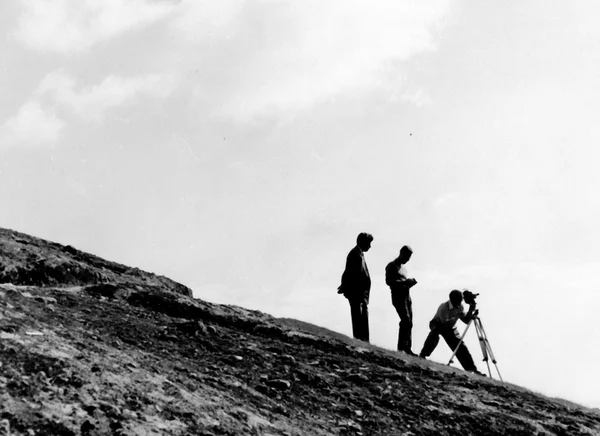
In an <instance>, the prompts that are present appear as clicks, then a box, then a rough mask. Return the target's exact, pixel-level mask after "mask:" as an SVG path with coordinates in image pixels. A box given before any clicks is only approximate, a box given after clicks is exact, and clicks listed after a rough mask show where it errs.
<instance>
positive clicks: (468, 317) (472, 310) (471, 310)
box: [460, 303, 478, 324]
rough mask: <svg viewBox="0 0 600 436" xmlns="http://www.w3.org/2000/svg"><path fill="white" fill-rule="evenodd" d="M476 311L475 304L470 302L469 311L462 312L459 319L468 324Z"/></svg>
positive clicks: (475, 314)
mask: <svg viewBox="0 0 600 436" xmlns="http://www.w3.org/2000/svg"><path fill="white" fill-rule="evenodd" d="M477 313H478V312H477V304H475V303H473V304H470V305H469V311H468V312H467V313H466V314H465V313H464V312H463V313H461V314H460V320H461V321H462V322H464V323H465V324H468V323H469V321H471V320H472V319H473V318H475V317H476V316H477Z"/></svg>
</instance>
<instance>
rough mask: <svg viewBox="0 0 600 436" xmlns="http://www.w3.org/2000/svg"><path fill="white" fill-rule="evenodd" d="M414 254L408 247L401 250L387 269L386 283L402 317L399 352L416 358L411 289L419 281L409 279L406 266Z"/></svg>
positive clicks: (399, 330) (399, 332)
mask: <svg viewBox="0 0 600 436" xmlns="http://www.w3.org/2000/svg"><path fill="white" fill-rule="evenodd" d="M412 252H413V251H412V248H410V247H409V246H408V245H405V246H404V247H402V248H401V249H400V255H399V256H398V257H397V258H396V259H394V260H393V261H391V262H390V263H388V265H387V266H386V267H385V283H386V284H387V285H388V286H389V287H390V289H391V291H392V304H393V305H394V307H395V308H396V312H398V316H399V317H400V326H399V329H398V351H404V352H405V353H407V354H410V355H411V356H416V354H415V353H413V351H412V326H413V321H412V319H413V313H412V300H411V299H410V288H412V287H413V286H414V285H416V284H417V281H416V280H415V279H410V278H408V276H407V272H406V267H405V266H404V265H405V264H406V263H407V262H408V261H409V260H410V258H411V256H412Z"/></svg>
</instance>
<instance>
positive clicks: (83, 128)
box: [0, 0, 600, 407]
mask: <svg viewBox="0 0 600 436" xmlns="http://www.w3.org/2000/svg"><path fill="white" fill-rule="evenodd" d="M599 13H600V6H599V4H598V2H595V1H593V0H589V1H583V0H582V1H578V2H566V1H563V2H559V1H542V0H538V1H536V0H532V1H528V2H522V1H516V0H507V1H503V2H481V1H466V0H465V1H460V0H436V1H433V0H432V1H427V2H424V1H418V0H414V1H413V0H411V1H408V0H406V1H398V0H389V1H387V0H385V1H384V0H382V1H380V2H377V4H376V6H373V4H372V3H369V4H367V3H366V2H362V1H356V0H331V1H328V2H322V1H319V2H317V1H314V0H303V1H302V2H299V1H298V2H293V3H292V2H275V1H268V0H256V1H243V0H220V1H219V2H215V1H210V2H209V1H205V0H77V1H74V0H73V1H69V0H5V1H2V2H1V3H0V30H1V33H0V38H1V39H2V40H1V43H0V62H1V64H0V204H2V207H1V208H0V226H2V227H6V228H12V229H15V230H19V231H21V232H25V233H30V234H33V235H35V236H38V237H43V238H46V239H50V240H53V241H57V242H60V243H63V244H71V245H74V246H76V247H78V248H80V249H83V250H86V251H89V252H92V253H94V254H97V255H100V256H102V257H105V258H108V259H110V260H114V261H118V262H121V263H125V264H129V265H133V266H138V267H141V268H143V269H146V270H149V271H153V272H156V273H158V274H163V275H166V276H169V277H171V278H173V279H175V280H177V281H180V282H182V283H184V284H186V285H187V286H189V287H191V288H192V289H193V290H194V294H195V296H196V297H198V298H202V299H206V300H209V301H214V302H219V303H228V304H238V305H241V306H245V307H248V308H252V309H259V310H262V311H264V312H268V313H271V314H273V315H276V316H288V317H294V318H298V319H302V320H305V321H309V322H313V323H316V324H319V325H322V326H326V327H329V328H332V329H334V330H337V331H340V332H343V333H348V334H349V333H350V332H351V328H350V319H349V310H348V307H347V302H346V301H345V300H344V299H343V298H342V297H340V296H338V295H337V294H336V287H337V285H338V284H339V280H340V275H341V273H342V270H343V267H344V261H345V256H346V254H347V252H348V251H349V250H350V249H351V248H352V247H353V245H354V242H355V239H356V235H357V234H358V233H359V232H362V231H367V232H370V233H372V234H373V235H374V237H375V240H374V243H373V247H372V249H371V251H369V253H368V254H367V262H368V265H369V268H370V270H371V274H372V278H373V289H372V299H371V305H370V312H371V337H372V342H374V343H375V344H378V345H381V346H383V347H386V348H391V349H392V348H394V346H395V343H396V335H397V322H398V319H397V315H396V313H395V311H394V309H393V307H392V305H391V302H390V295H389V290H388V289H387V288H386V286H385V283H384V274H383V272H384V268H385V265H386V264H387V262H389V261H391V260H392V259H393V258H394V257H395V256H396V255H397V253H398V250H399V248H400V247H401V246H402V245H403V244H410V245H411V246H412V247H413V249H414V255H413V259H412V260H411V262H410V263H409V264H408V265H407V266H408V269H409V273H410V274H411V275H413V276H414V277H415V278H417V280H418V282H419V284H418V285H417V286H416V287H415V288H413V291H412V294H413V304H414V310H415V329H414V333H413V340H414V343H415V345H414V349H415V351H416V352H418V351H419V350H420V348H421V346H422V343H423V341H424V339H425V337H426V335H427V331H428V327H427V324H428V321H429V319H430V318H431V316H432V315H433V314H434V312H435V310H436V308H437V306H438V305H439V304H440V303H442V302H443V301H444V300H446V299H447V295H448V292H449V291H450V290H451V289H453V288H465V287H467V288H470V289H472V290H473V291H475V292H480V293H481V295H480V297H479V300H478V301H479V303H480V304H479V305H480V309H481V315H482V320H483V323H484V326H485V328H486V331H487V334H488V337H489V339H490V342H491V345H492V347H493V351H494V353H495V355H496V358H497V359H498V366H499V368H500V370H501V372H502V375H503V377H504V378H505V380H508V381H510V382H512V383H515V384H519V385H523V386H526V387H528V388H530V389H533V390H535V391H537V392H541V393H544V394H546V395H550V396H558V397H562V398H566V399H570V400H573V401H576V402H579V403H582V404H585V405H588V406H594V407H600V396H599V394H598V389H597V388H598V386H594V383H593V381H595V380H597V379H598V373H597V368H598V367H600V346H599V343H600V340H599V338H600V327H599V323H598V321H597V318H598V311H599V309H600V243H599V240H600V225H598V214H599V213H600V192H599V190H598V186H600V172H599V171H598V170H597V166H598V164H599V162H600V147H598V144H599V143H600V125H599V124H598V114H599V113H600V31H599V30H598V29H599V27H598V26H597V19H596V17H598V14H599ZM470 335H471V336H470V337H469V342H468V343H469V346H470V347H471V351H472V353H473V354H474V356H475V358H476V361H478V362H479V368H480V369H484V363H483V362H481V360H480V358H481V351H480V350H479V347H478V343H477V341H476V340H475V337H474V332H472V333H470ZM449 355H450V352H449V351H448V349H447V347H446V345H445V344H443V343H442V344H440V346H439V347H438V349H437V350H436V352H435V353H434V354H433V356H432V358H433V359H434V360H437V361H440V362H446V361H447V359H448V358H449Z"/></svg>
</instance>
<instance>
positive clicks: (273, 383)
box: [266, 379, 292, 391]
mask: <svg viewBox="0 0 600 436" xmlns="http://www.w3.org/2000/svg"><path fill="white" fill-rule="evenodd" d="M266 384H267V385H268V386H270V387H272V388H273V389H277V390H280V391H284V390H287V389H289V388H290V387H291V386H292V384H291V383H290V382H289V381H287V380H283V379H275V380H267V382H266Z"/></svg>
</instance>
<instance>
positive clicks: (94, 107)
mask: <svg viewBox="0 0 600 436" xmlns="http://www.w3.org/2000/svg"><path fill="white" fill-rule="evenodd" d="M174 86H175V78H174V76H165V75H160V74H147V75H144V76H137V77H128V78H124V77H119V76H113V75H111V76H108V77H107V78H105V79H104V80H103V81H102V82H101V83H99V84H97V85H95V86H90V87H86V88H82V89H80V90H77V87H76V82H75V79H74V78H73V77H71V76H70V75H68V74H66V73H65V72H64V71H55V72H53V73H50V74H48V75H47V76H46V77H45V78H44V79H43V80H42V82H41V83H40V86H39V87H38V90H37V91H36V95H37V96H38V97H40V98H42V97H44V96H51V97H52V99H53V100H54V101H55V102H56V103H58V104H61V105H63V106H65V107H68V108H69V109H70V110H72V111H73V112H74V113H75V114H77V115H78V116H79V117H81V118H83V119H85V120H88V121H92V120H93V121H100V120H101V119H102V117H103V115H104V113H105V112H106V111H107V110H109V109H111V108H114V107H118V106H122V105H124V104H127V103H129V102H131V101H132V100H134V99H135V98H136V97H139V96H144V95H145V96H149V97H154V98H165V97H167V96H169V95H170V94H171V92H172V91H173V89H174Z"/></svg>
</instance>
